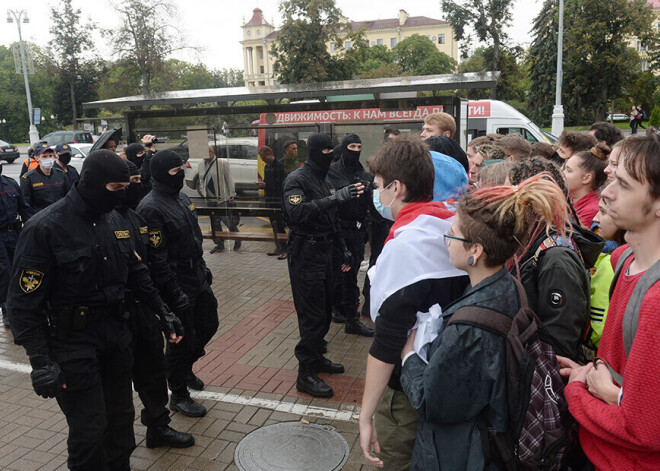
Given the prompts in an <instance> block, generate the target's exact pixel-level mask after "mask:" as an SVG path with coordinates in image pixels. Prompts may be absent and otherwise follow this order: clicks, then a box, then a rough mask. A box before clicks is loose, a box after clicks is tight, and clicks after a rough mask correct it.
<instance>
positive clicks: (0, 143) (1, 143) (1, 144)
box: [0, 141, 11, 147]
mask: <svg viewBox="0 0 660 471" xmlns="http://www.w3.org/2000/svg"><path fill="white" fill-rule="evenodd" d="M10 145H11V144H10V143H9V142H5V141H0V147H5V146H10Z"/></svg>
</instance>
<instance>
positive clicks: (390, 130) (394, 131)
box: [383, 128, 401, 140]
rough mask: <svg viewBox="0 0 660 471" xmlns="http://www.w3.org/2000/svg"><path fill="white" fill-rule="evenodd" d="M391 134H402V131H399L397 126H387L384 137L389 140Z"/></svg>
mask: <svg viewBox="0 0 660 471" xmlns="http://www.w3.org/2000/svg"><path fill="white" fill-rule="evenodd" d="M390 134H394V135H395V136H400V135H401V131H399V130H398V129H397V128H385V134H383V139H384V140H387V138H388V137H390Z"/></svg>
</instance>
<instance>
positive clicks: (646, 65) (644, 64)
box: [642, 60, 649, 72]
mask: <svg viewBox="0 0 660 471" xmlns="http://www.w3.org/2000/svg"><path fill="white" fill-rule="evenodd" d="M647 70H649V61H647V60H644V61H642V72H646V71H647Z"/></svg>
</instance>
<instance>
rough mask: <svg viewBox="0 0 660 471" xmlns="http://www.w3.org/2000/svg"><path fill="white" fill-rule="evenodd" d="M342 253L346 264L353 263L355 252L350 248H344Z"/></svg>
mask: <svg viewBox="0 0 660 471" xmlns="http://www.w3.org/2000/svg"><path fill="white" fill-rule="evenodd" d="M342 254H343V256H344V265H351V264H352V263H353V254H352V253H351V251H350V250H348V249H344V251H343V252H342Z"/></svg>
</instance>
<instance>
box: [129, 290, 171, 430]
mask: <svg viewBox="0 0 660 471" xmlns="http://www.w3.org/2000/svg"><path fill="white" fill-rule="evenodd" d="M127 306H128V310H129V312H130V315H131V317H130V318H129V326H130V329H131V336H132V342H131V346H132V350H133V386H134V387H135V390H136V391H137V393H138V395H139V396H140V400H141V401H142V405H143V406H144V408H143V409H142V412H141V414H140V419H141V421H142V425H145V426H147V427H157V426H161V425H167V424H169V423H170V411H169V409H168V408H167V401H168V399H169V398H168V395H167V377H166V375H165V353H164V352H163V348H164V345H163V333H162V331H161V329H160V323H159V321H158V318H157V317H156V315H155V314H154V313H153V311H152V310H151V309H149V308H148V307H146V306H145V305H144V304H142V303H140V302H139V301H130V300H129V301H128V302H127Z"/></svg>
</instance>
